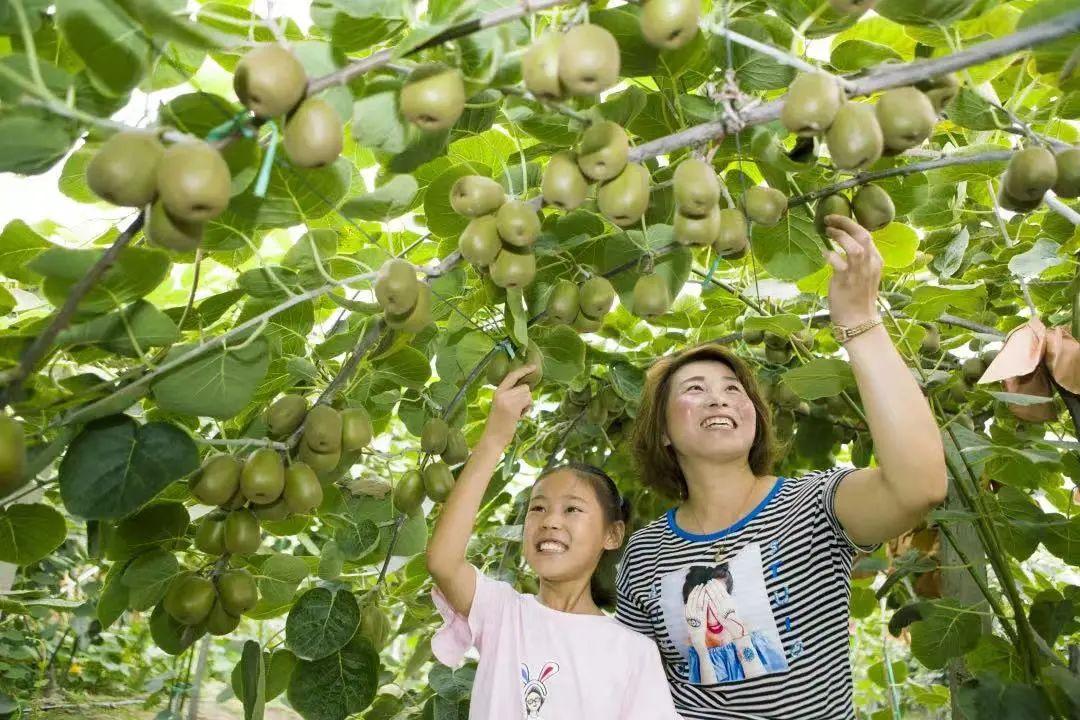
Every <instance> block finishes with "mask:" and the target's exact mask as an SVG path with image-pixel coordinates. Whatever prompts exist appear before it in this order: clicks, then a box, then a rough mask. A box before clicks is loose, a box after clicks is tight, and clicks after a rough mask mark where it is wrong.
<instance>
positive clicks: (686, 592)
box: [682, 563, 735, 602]
mask: <svg viewBox="0 0 1080 720" xmlns="http://www.w3.org/2000/svg"><path fill="white" fill-rule="evenodd" d="M710 580H720V581H722V582H723V583H724V587H725V588H726V589H727V591H728V593H730V592H731V589H732V588H733V587H734V586H735V578H733V577H732V576H731V571H730V570H729V569H728V566H727V563H724V564H723V565H694V566H693V567H691V568H690V569H689V570H688V571H687V572H686V580H685V581H684V582H683V586H682V598H683V602H686V601H687V600H689V599H690V591H691V590H693V589H694V588H696V587H697V586H698V585H705V584H706V583H708V582H709V581H710Z"/></svg>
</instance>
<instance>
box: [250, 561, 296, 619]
mask: <svg viewBox="0 0 1080 720" xmlns="http://www.w3.org/2000/svg"><path fill="white" fill-rule="evenodd" d="M251 572H252V575H254V576H255V581H256V583H257V584H258V586H259V603H258V605H256V606H255V609H254V610H252V611H251V612H249V613H247V615H248V617H250V618H252V619H254V620H267V619H269V618H272V617H277V616H278V615H281V614H282V613H283V612H285V611H286V610H288V609H289V607H290V606H291V605H292V599H293V596H294V595H295V594H296V588H298V587H300V583H301V582H302V581H303V580H304V578H306V577H307V576H308V572H309V570H308V566H307V563H306V562H304V560H303V559H302V558H298V557H296V556H295V555H285V554H283V553H272V554H270V555H268V556H263V557H262V558H260V559H259V561H258V566H257V567H255V568H253V569H252V571H251Z"/></svg>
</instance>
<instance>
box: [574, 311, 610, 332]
mask: <svg viewBox="0 0 1080 720" xmlns="http://www.w3.org/2000/svg"><path fill="white" fill-rule="evenodd" d="M603 326H604V320H603V318H601V319H599V320H596V319H594V318H591V317H589V316H588V315H586V314H585V313H583V312H580V313H578V316H577V317H576V318H574V322H573V323H572V324H571V325H570V327H572V328H573V329H574V330H575V331H577V332H578V333H594V332H599V331H600V328H602V327H603Z"/></svg>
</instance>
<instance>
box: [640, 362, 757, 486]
mask: <svg viewBox="0 0 1080 720" xmlns="http://www.w3.org/2000/svg"><path fill="white" fill-rule="evenodd" d="M701 361H711V362H717V363H720V364H722V365H726V366H727V367H729V368H731V370H732V372H734V373H735V377H736V378H738V380H739V382H740V383H741V384H742V386H743V388H744V389H745V390H746V394H747V397H749V398H750V401H751V402H752V403H753V404H754V410H755V415H756V416H757V417H756V420H755V423H754V442H753V444H752V445H751V446H750V453H749V463H750V470H751V471H752V472H753V473H754V474H755V475H768V474H770V473H771V472H772V467H773V463H774V462H775V457H776V440H775V438H774V436H773V428H772V409H771V408H770V407H769V405H768V403H767V402H766V401H765V398H764V396H763V395H762V392H761V387H760V385H759V384H758V381H757V377H756V376H755V374H754V371H753V370H751V369H750V366H749V365H748V364H747V363H746V362H745V361H744V360H743V359H742V358H740V357H739V356H738V355H736V354H735V353H734V352H732V351H731V350H729V349H727V348H726V347H724V346H723V345H719V344H717V343H704V344H702V345H697V346H695V347H692V348H688V349H686V350H683V351H682V352H680V353H677V354H675V355H669V356H667V357H662V358H660V359H659V360H657V361H656V362H654V363H653V364H652V366H651V367H650V368H649V370H648V371H647V372H646V374H645V390H644V392H643V393H642V398H641V407H640V408H639V409H638V414H637V419H636V420H635V421H634V431H633V440H632V444H633V451H634V460H635V461H636V463H637V467H638V471H639V472H640V473H641V478H642V482H644V483H645V484H646V485H648V486H649V487H651V488H653V489H654V490H657V491H659V492H661V493H662V494H664V495H666V496H668V497H673V498H677V499H679V500H683V499H686V497H687V493H688V491H687V487H686V477H685V476H684V475H683V472H682V468H680V467H679V461H678V458H677V457H676V455H675V448H674V447H672V446H670V445H665V444H664V435H665V434H666V433H667V401H668V395H669V394H670V393H671V379H672V378H673V377H674V375H675V373H676V372H678V370H679V368H681V367H683V366H685V365H689V364H690V363H692V362H701Z"/></svg>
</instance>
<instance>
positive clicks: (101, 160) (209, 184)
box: [86, 130, 232, 252]
mask: <svg viewBox="0 0 1080 720" xmlns="http://www.w3.org/2000/svg"><path fill="white" fill-rule="evenodd" d="M86 183H87V185H89V187H90V189H91V190H92V191H93V192H94V194H95V195H97V196H98V197H100V198H102V199H103V200H106V201H108V202H110V203H112V204H114V205H119V206H121V207H137V208H144V207H146V206H148V205H149V209H148V210H147V213H146V223H145V226H144V234H145V235H146V239H147V240H148V241H149V242H150V243H152V244H154V245H158V246H160V247H164V248H168V249H170V250H176V251H179V252H190V251H192V250H194V249H195V248H197V247H198V246H199V243H200V242H202V236H203V226H204V224H205V223H206V222H207V221H209V220H212V219H213V218H215V217H217V216H218V215H220V214H221V213H222V212H223V211H224V210H225V208H226V207H227V206H228V204H229V198H230V197H231V195H232V177H231V175H230V173H229V166H228V164H226V162H225V159H224V158H222V157H221V153H219V152H218V151H217V150H215V149H214V148H213V147H212V146H211V145H210V144H209V143H206V142H203V141H202V140H190V141H185V142H178V143H174V144H172V145H170V146H169V147H168V148H166V147H165V146H164V145H163V144H162V142H161V140H160V139H159V137H158V134H157V133H155V132H150V131H145V130H124V131H121V132H118V133H116V134H115V135H113V136H112V137H110V138H109V139H108V140H106V141H105V143H104V144H103V145H102V146H101V148H100V149H99V150H98V151H97V152H96V153H95V154H94V157H93V158H92V159H91V160H90V163H89V164H88V165H87V167H86Z"/></svg>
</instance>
